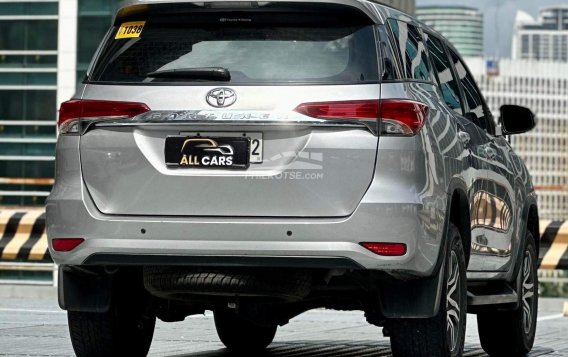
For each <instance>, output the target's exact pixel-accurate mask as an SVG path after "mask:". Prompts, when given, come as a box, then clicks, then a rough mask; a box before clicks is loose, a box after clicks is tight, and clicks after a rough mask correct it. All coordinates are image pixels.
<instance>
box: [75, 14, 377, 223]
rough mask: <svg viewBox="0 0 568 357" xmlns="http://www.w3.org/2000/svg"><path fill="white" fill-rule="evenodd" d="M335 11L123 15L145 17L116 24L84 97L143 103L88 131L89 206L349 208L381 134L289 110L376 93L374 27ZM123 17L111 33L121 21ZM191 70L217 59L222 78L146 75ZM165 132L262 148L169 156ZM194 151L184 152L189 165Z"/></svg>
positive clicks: (127, 210)
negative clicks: (171, 160) (233, 160)
mask: <svg viewBox="0 0 568 357" xmlns="http://www.w3.org/2000/svg"><path fill="white" fill-rule="evenodd" d="M335 15H337V14H335ZM335 15H334V12H333V11H332V12H330V13H325V12H324V13H318V14H309V15H306V14H303V16H304V18H303V19H302V20H301V23H300V22H298V21H300V20H294V19H295V18H296V17H297V16H292V14H288V15H282V14H279V17H278V19H279V20H275V18H272V17H270V14H264V13H263V15H262V16H260V17H255V16H257V15H254V16H249V14H247V13H244V12H243V13H239V16H238V17H235V16H234V14H233V13H231V14H223V13H215V15H210V14H209V15H206V16H201V17H200V18H199V20H195V21H194V22H193V23H192V22H191V21H189V20H191V19H195V18H193V17H191V16H192V15H191V14H187V15H186V16H185V17H184V16H181V15H180V16H179V18H177V20H171V19H170V20H168V22H165V20H164V19H163V18H161V17H152V16H150V17H144V18H133V19H129V20H137V21H136V22H138V24H139V25H137V26H140V23H142V25H143V28H142V29H141V30H140V32H139V36H138V37H130V38H121V36H117V35H115V34H114V33H113V34H112V35H111V37H110V38H109V39H108V40H107V41H108V43H107V44H106V45H105V47H103V49H102V52H101V57H100V59H99V61H98V62H97V64H96V65H95V68H94V71H93V73H92V74H91V78H90V82H89V84H87V86H86V88H85V91H84V93H83V99H88V100H112V101H126V102H139V103H144V104H146V105H147V106H148V107H149V108H150V109H151V112H148V113H145V114H142V115H140V116H138V117H136V118H134V119H127V120H99V121H95V122H94V123H93V124H92V125H89V126H88V130H85V132H84V134H83V136H82V137H81V141H80V151H81V163H82V171H83V177H84V181H85V183H86V187H87V189H88V191H89V193H90V195H91V197H92V199H93V201H94V203H95V204H96V206H97V207H98V208H99V209H100V210H101V211H102V212H103V213H106V214H128V215H157V216H169V215H176V216H246V217H253V216H262V217H337V216H346V215H349V214H351V213H352V212H353V211H354V210H355V208H356V207H357V205H358V203H359V202H360V200H361V198H362V197H363V195H364V194H365V191H366V189H367V188H368V186H369V184H370V182H371V180H372V177H373V172H374V163H375V156H376V152H377V140H378V139H377V136H376V135H375V134H374V133H372V132H371V130H369V129H368V128H367V127H366V126H363V125H344V126H342V125H338V124H337V123H336V122H337V121H333V124H332V122H330V124H329V125H326V124H325V123H322V121H321V120H320V121H319V122H315V121H314V120H311V119H313V118H310V117H308V116H306V115H304V114H300V113H298V112H296V111H294V109H295V108H296V107H298V106H299V105H300V104H302V103H313V102H337V101H372V100H375V101H377V100H378V98H379V96H380V93H379V92H380V85H379V84H378V83H377V82H378V81H377V77H378V74H377V73H378V69H377V66H378V65H377V61H376V56H375V53H376V49H375V47H374V46H375V41H374V35H373V29H372V26H371V25H370V24H369V23H368V20H364V19H362V18H356V19H351V20H350V19H349V16H348V17H347V20H345V21H346V23H345V21H344V23H343V24H340V25H338V23H334V22H333V21H331V20H333V19H334V17H333V16H335ZM208 16H213V17H211V18H209V17H208ZM188 19H189V20H188ZM223 19H224V20H223ZM227 19H236V20H234V22H233V20H231V21H229V20H227ZM282 19H285V21H284V20H282ZM318 19H319V20H318ZM182 20H183V21H182ZM245 20H247V21H245ZM248 20H250V21H252V24H251V23H250V22H249V21H248ZM313 20H318V21H315V23H314V21H313ZM172 21H173V22H172ZM175 21H178V22H177V23H176V22H175ZM279 21H280V22H281V23H279ZM131 22H133V21H131ZM182 22H183V24H182ZM212 24H213V25H214V26H215V27H214V28H212V27H211V25H212ZM123 25H124V23H117V24H116V26H115V33H122V32H125V30H124V26H123ZM138 29H139V28H138ZM126 32H127V31H126ZM116 37H119V38H116ZM188 67H189V68H195V67H198V68H206V67H219V68H226V69H227V70H228V71H230V73H231V79H230V80H228V81H226V80H224V81H218V80H216V79H212V78H199V79H196V78H187V77H180V78H165V79H164V78H149V77H148V76H147V74H148V73H150V72H153V71H164V70H166V71H167V70H172V69H176V70H177V69H180V68H188ZM219 90H221V92H219ZM219 93H221V94H222V95H221V96H219ZM218 97H223V98H222V99H220V100H219V101H217V99H218ZM85 123H87V121H85ZM345 123H346V124H348V123H349V121H345ZM85 127H86V125H85ZM168 137H180V138H182V139H180V140H182V141H183V139H185V138H195V137H199V138H202V139H207V140H213V141H214V142H215V145H217V142H219V143H223V142H224V141H223V139H219V138H227V137H232V138H249V139H250V142H249V151H253V150H254V151H255V154H259V153H260V154H261V156H262V158H259V156H256V157H253V156H252V154H251V156H250V158H249V157H247V161H250V162H247V166H246V167H240V168H236V167H215V168H212V167H204V166H203V165H185V166H181V167H180V166H172V165H167V163H166V161H167V160H166V155H165V152H166V150H172V149H171V148H169V149H167V148H166V139H167V138H168ZM255 140H256V141H255ZM209 142H210V141H208V143H209ZM200 145H201V144H200ZM207 145H209V144H207ZM218 146H223V145H221V144H218ZM175 150H178V149H175ZM200 150H201V149H200ZM213 150H217V151H218V152H219V153H220V154H219V155H221V151H222V150H225V149H222V148H218V147H215V148H213ZM231 150H233V148H231ZM186 153H187V152H186ZM178 159H181V160H184V158H183V157H182V153H180V156H179V157H178ZM201 159H202V157H197V158H196V157H192V155H188V156H187V157H186V158H185V160H186V161H185V163H187V161H189V162H190V163H192V162H193V161H192V160H201ZM209 161H210V160H209Z"/></svg>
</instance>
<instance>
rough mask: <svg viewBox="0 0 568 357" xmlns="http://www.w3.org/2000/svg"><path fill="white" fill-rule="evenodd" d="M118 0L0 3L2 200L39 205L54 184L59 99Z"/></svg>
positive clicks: (68, 92) (70, 89) (71, 87)
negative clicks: (56, 120)
mask: <svg viewBox="0 0 568 357" xmlns="http://www.w3.org/2000/svg"><path fill="white" fill-rule="evenodd" d="M117 4H118V1H117V0H59V1H58V0H27V1H10V0H3V1H1V2H0V205H3V206H36V205H42V204H43V203H44V202H45V198H46V197H47V195H48V194H49V191H50V189H51V185H52V183H53V174H54V166H55V157H54V152H55V142H56V122H55V119H56V117H57V107H58V103H60V102H61V101H64V100H67V99H69V98H70V97H71V96H72V95H73V94H74V92H75V88H76V85H77V82H78V81H79V80H80V78H82V76H83V75H84V72H85V70H86V68H87V65H88V63H89V61H90V59H91V56H92V54H93V52H94V51H95V49H96V47H97V45H98V43H99V41H100V39H101V38H102V36H103V35H104V33H105V32H106V31H107V29H108V27H109V25H110V23H111V21H112V14H113V12H114V9H115V7H116V6H117ZM78 39H80V41H79V40H78Z"/></svg>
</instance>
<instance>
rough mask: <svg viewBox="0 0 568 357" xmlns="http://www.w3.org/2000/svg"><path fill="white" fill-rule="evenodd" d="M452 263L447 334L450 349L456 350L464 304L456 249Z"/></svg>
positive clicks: (449, 275) (447, 299) (451, 256)
mask: <svg viewBox="0 0 568 357" xmlns="http://www.w3.org/2000/svg"><path fill="white" fill-rule="evenodd" d="M449 258H450V262H449V263H450V264H449V266H448V282H447V297H446V313H447V335H448V342H449V345H450V351H451V352H454V351H456V349H457V348H458V344H459V340H460V328H461V306H462V305H463V304H462V303H463V301H461V300H462V295H461V293H460V279H461V278H462V277H461V276H460V269H459V262H458V256H457V255H456V253H455V252H454V251H452V252H451V255H450V257H449Z"/></svg>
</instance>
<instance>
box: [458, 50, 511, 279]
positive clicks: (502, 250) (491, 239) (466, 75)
mask: <svg viewBox="0 0 568 357" xmlns="http://www.w3.org/2000/svg"><path fill="white" fill-rule="evenodd" d="M451 55H452V60H453V62H454V66H455V69H456V73H457V75H458V76H459V78H460V83H461V87H462V89H463V92H464V98H465V99H466V100H465V102H466V103H465V104H466V117H467V118H468V119H469V120H470V121H471V122H472V123H474V124H475V126H476V127H478V128H479V131H480V134H481V142H480V143H481V145H480V146H479V148H478V157H479V158H480V160H481V162H482V165H483V169H484V173H485V175H484V176H485V177H484V184H483V187H482V190H481V191H478V192H476V200H475V201H474V204H476V205H477V206H478V207H479V209H478V210H477V212H479V214H478V217H477V218H478V220H477V222H478V224H480V225H482V226H483V228H484V230H485V234H484V237H485V238H484V240H483V241H480V240H474V241H473V242H472V244H473V246H472V248H473V249H472V261H482V262H483V264H479V268H480V269H479V270H484V271H500V270H504V269H506V268H507V265H508V263H509V262H510V261H511V253H512V248H513V247H512V244H513V241H514V238H515V235H516V234H515V232H516V230H515V224H514V223H515V215H516V212H515V211H514V208H515V207H516V206H518V203H516V199H515V175H514V167H513V164H512V161H511V160H510V159H509V152H508V150H507V145H504V143H503V141H504V139H503V138H495V137H494V134H495V128H494V123H493V117H492V115H491V113H490V112H489V110H488V109H487V105H486V103H485V101H484V100H483V96H482V94H481V92H480V91H479V89H478V87H477V85H476V83H475V80H474V78H473V76H472V75H471V73H470V72H469V70H468V69H467V66H466V65H465V63H464V62H463V61H462V60H461V59H460V58H459V57H458V56H457V55H456V54H455V53H453V52H452V51H451ZM472 240H473V237H472ZM473 254H476V257H474V255H473Z"/></svg>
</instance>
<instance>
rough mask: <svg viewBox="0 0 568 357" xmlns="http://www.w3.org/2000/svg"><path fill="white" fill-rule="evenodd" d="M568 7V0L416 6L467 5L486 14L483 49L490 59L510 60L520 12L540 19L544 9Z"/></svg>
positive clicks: (466, 0) (449, 1)
mask: <svg viewBox="0 0 568 357" xmlns="http://www.w3.org/2000/svg"><path fill="white" fill-rule="evenodd" d="M560 4H562V5H568V0H416V5H417V6H421V5H464V6H471V7H475V8H478V9H480V10H481V11H482V12H483V15H484V31H483V33H484V46H485V56H487V57H510V56H511V40H512V38H513V25H514V22H515V16H516V13H517V10H523V11H525V12H527V13H528V14H530V15H531V16H533V17H535V18H537V17H538V12H539V9H540V8H541V7H546V6H550V5H560Z"/></svg>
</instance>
